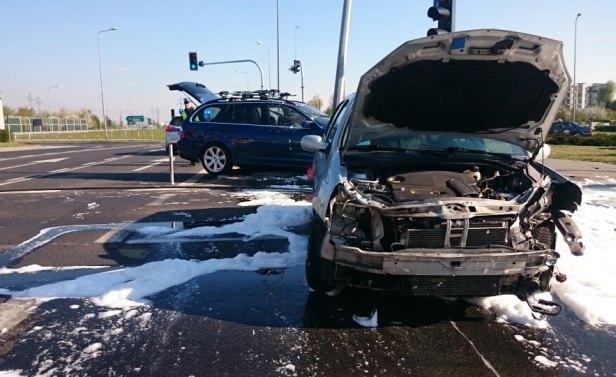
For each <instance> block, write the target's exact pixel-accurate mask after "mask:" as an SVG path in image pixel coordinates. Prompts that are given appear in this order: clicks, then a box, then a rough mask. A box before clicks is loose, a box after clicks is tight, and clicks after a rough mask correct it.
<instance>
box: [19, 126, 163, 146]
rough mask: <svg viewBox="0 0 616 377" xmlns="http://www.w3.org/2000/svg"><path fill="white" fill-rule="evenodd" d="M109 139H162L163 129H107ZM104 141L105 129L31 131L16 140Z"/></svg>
mask: <svg viewBox="0 0 616 377" xmlns="http://www.w3.org/2000/svg"><path fill="white" fill-rule="evenodd" d="M107 136H108V138H109V141H123V140H143V141H164V140H165V129H164V128H156V129H149V130H107ZM82 140H87V141H92V140H98V141H105V131H99V130H97V131H87V132H54V133H32V134H30V135H29V136H28V135H21V136H19V139H18V141H20V142H25V143H27V142H29V141H36V142H39V141H82Z"/></svg>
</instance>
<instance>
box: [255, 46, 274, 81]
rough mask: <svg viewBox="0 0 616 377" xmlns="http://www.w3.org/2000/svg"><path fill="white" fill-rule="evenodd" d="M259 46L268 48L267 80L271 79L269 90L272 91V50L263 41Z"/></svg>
mask: <svg viewBox="0 0 616 377" xmlns="http://www.w3.org/2000/svg"><path fill="white" fill-rule="evenodd" d="M257 44H260V45H261V46H264V47H267V78H268V79H269V88H270V89H272V70H271V64H270V49H269V46H268V45H266V44H265V43H263V42H261V41H257Z"/></svg>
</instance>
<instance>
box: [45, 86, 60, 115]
mask: <svg viewBox="0 0 616 377" xmlns="http://www.w3.org/2000/svg"><path fill="white" fill-rule="evenodd" d="M57 87H58V85H54V86H50V87H49V88H47V98H48V99H49V115H51V89H53V88H57Z"/></svg>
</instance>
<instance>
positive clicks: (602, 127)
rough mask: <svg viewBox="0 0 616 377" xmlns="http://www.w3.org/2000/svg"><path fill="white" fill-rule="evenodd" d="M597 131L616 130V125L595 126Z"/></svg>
mask: <svg viewBox="0 0 616 377" xmlns="http://www.w3.org/2000/svg"><path fill="white" fill-rule="evenodd" d="M595 131H601V132H616V126H595Z"/></svg>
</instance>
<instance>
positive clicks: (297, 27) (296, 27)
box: [295, 25, 299, 60]
mask: <svg viewBox="0 0 616 377" xmlns="http://www.w3.org/2000/svg"><path fill="white" fill-rule="evenodd" d="M297 29H299V26H297V25H296V26H295V60H297Z"/></svg>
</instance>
